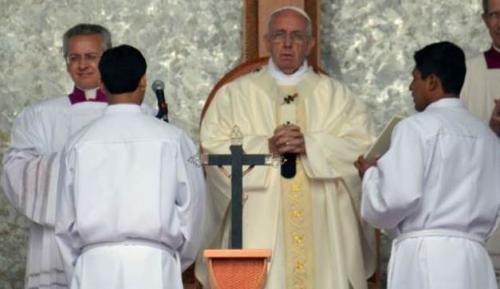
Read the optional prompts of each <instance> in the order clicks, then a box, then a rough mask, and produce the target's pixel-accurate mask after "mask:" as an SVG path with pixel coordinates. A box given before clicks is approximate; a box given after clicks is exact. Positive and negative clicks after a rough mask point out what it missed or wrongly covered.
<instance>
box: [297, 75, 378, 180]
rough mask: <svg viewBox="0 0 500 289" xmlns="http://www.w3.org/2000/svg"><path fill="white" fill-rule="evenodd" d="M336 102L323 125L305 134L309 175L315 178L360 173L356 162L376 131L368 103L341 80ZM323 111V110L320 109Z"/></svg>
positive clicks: (306, 164)
mask: <svg viewBox="0 0 500 289" xmlns="http://www.w3.org/2000/svg"><path fill="white" fill-rule="evenodd" d="M335 84H336V85H335V87H333V88H332V89H333V92H332V96H331V97H332V98H336V99H337V101H336V102H335V103H333V102H332V104H331V105H332V106H333V105H338V106H340V107H336V108H334V107H331V108H325V111H323V113H326V114H328V113H329V110H330V111H335V116H333V117H325V118H324V122H323V123H322V124H311V125H316V126H317V127H315V128H313V129H310V130H308V132H307V133H305V135H304V139H305V145H306V155H305V156H304V158H303V161H304V168H305V171H306V174H307V176H308V177H309V178H311V179H334V178H338V177H346V176H357V171H356V169H355V168H354V166H353V165H352V164H353V162H354V161H355V160H356V159H357V158H358V156H359V155H360V154H362V153H364V152H365V151H366V150H367V149H368V147H369V145H370V144H371V142H372V141H373V130H372V125H371V121H370V118H369V114H368V111H367V109H366V106H365V105H364V104H363V103H362V102H361V101H360V100H359V99H357V98H356V97H355V96H354V95H352V93H351V92H350V91H349V89H347V87H345V86H344V85H341V84H340V83H335ZM318 113H319V112H318Z"/></svg>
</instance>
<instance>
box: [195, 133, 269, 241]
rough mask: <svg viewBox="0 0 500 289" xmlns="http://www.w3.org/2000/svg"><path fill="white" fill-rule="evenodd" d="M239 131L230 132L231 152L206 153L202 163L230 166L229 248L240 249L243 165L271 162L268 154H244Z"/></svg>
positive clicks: (267, 163) (241, 237) (241, 236)
mask: <svg viewBox="0 0 500 289" xmlns="http://www.w3.org/2000/svg"><path fill="white" fill-rule="evenodd" d="M241 140H242V136H241V132H240V131H239V129H238V127H234V128H233V130H232V133H231V146H230V147H229V149H230V150H231V154H209V155H206V162H205V163H204V165H209V166H219V167H222V166H231V174H230V175H229V177H230V178H231V245H230V247H231V249H242V247H243V246H242V243H243V242H242V240H243V231H242V227H243V211H242V209H243V198H242V195H243V166H250V168H252V167H253V166H259V165H261V166H262V165H269V164H271V158H270V156H269V155H259V154H245V153H244V152H243V148H242V145H241Z"/></svg>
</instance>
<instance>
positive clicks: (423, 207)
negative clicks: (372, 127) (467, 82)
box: [355, 42, 500, 289]
mask: <svg viewBox="0 0 500 289" xmlns="http://www.w3.org/2000/svg"><path fill="white" fill-rule="evenodd" d="M414 58H415V62H416V65H415V69H414V70H413V81H412V83H411V85H410V89H411V91H412V95H413V98H414V102H415V108H416V110H417V111H419V112H420V113H417V114H416V115H413V116H411V117H409V118H407V119H405V120H403V121H401V122H400V123H399V124H398V125H397V126H396V127H395V129H394V132H393V135H392V139H391V146H390V148H389V150H388V151H387V153H385V154H384V155H383V156H382V157H381V158H380V159H379V160H378V161H376V162H374V163H372V162H367V161H366V160H365V159H363V157H360V158H359V159H358V161H357V162H356V163H355V165H356V166H357V167H358V168H359V170H360V174H361V175H362V174H363V173H364V177H363V198H362V203H361V212H362V216H363V218H365V219H366V220H367V221H368V222H369V223H371V224H372V225H374V226H376V227H379V228H384V229H393V230H394V231H395V234H396V235H397V238H396V239H395V240H394V242H393V248H392V253H391V260H390V262H389V272H388V289H400V288H405V289H417V288H418V289H422V288H425V289H448V288H449V289H479V288H481V289H496V288H497V284H496V280H495V274H494V271H493V266H492V263H491V260H490V257H489V256H488V252H487V251H486V249H485V247H484V246H485V240H487V239H488V238H489V237H490V236H491V235H492V234H493V232H494V230H495V227H496V225H497V222H498V218H499V214H500V178H499V177H498V176H500V143H499V141H498V139H497V137H496V135H495V134H494V133H493V132H492V131H491V130H490V129H489V128H488V127H487V126H486V125H485V124H484V123H482V122H481V121H480V120H479V119H478V118H476V117H475V116H473V115H472V114H471V113H469V112H468V111H467V110H466V108H465V106H464V104H463V102H462V101H461V100H460V99H459V98H458V94H459V92H460V89H461V87H462V84H463V81H464V78H465V71H466V67H465V56H464V53H463V51H462V50H461V49H460V48H459V47H457V46H456V45H454V44H452V43H449V42H441V43H435V44H431V45H429V46H426V47H425V48H423V49H422V50H419V51H417V52H416V53H415V56H414ZM373 165H376V166H373Z"/></svg>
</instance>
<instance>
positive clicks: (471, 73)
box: [460, 0, 500, 285]
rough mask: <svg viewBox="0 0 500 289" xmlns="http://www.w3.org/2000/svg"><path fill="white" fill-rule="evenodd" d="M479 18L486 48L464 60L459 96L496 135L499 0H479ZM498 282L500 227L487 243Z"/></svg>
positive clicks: (499, 116) (499, 125)
mask: <svg viewBox="0 0 500 289" xmlns="http://www.w3.org/2000/svg"><path fill="white" fill-rule="evenodd" d="M482 2H483V20H484V23H485V24H486V27H487V28H488V31H489V34H490V36H491V40H492V45H491V48H490V49H489V50H488V51H485V52H484V53H482V54H480V55H478V56H476V57H474V58H472V59H469V60H468V61H467V74H466V76H465V83H464V86H463V88H462V91H461V93H460V97H461V98H462V100H463V101H464V103H465V106H466V107H467V109H468V110H469V111H470V112H471V113H472V114H473V115H475V116H476V117H479V118H480V119H481V120H482V121H483V122H484V123H486V124H489V125H490V127H491V129H493V131H495V133H496V134H497V135H498V136H500V0H483V1H482ZM486 247H487V248H488V252H489V253H490V256H491V259H492V261H493V265H494V267H495V273H496V278H497V283H498V284H499V285H500V231H497V232H496V233H495V234H494V235H493V236H492V238H491V239H490V240H488V243H487V246H486Z"/></svg>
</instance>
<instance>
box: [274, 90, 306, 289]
mask: <svg viewBox="0 0 500 289" xmlns="http://www.w3.org/2000/svg"><path fill="white" fill-rule="evenodd" d="M280 90H281V91H282V92H284V95H285V96H284V97H281V98H280V99H279V101H278V102H279V103H278V106H277V107H278V118H277V119H278V120H279V121H280V123H281V124H286V123H290V124H296V125H298V126H299V127H300V128H301V130H302V131H304V129H305V127H306V123H305V113H304V111H305V108H304V100H303V97H302V98H301V97H300V96H299V95H298V94H297V88H296V87H295V86H280ZM296 165H297V173H296V175H295V177H293V178H292V179H285V178H281V188H282V190H281V193H282V198H281V199H282V206H281V207H282V210H283V212H282V213H283V214H282V215H283V237H284V238H283V239H284V240H285V246H284V248H285V264H286V265H285V266H286V268H285V269H286V288H287V289H313V288H314V268H313V267H314V259H313V258H314V252H313V240H312V238H313V231H312V197H311V192H310V190H309V183H308V180H307V177H306V176H305V174H304V169H303V166H302V161H301V160H300V157H298V158H297V164H296Z"/></svg>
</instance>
